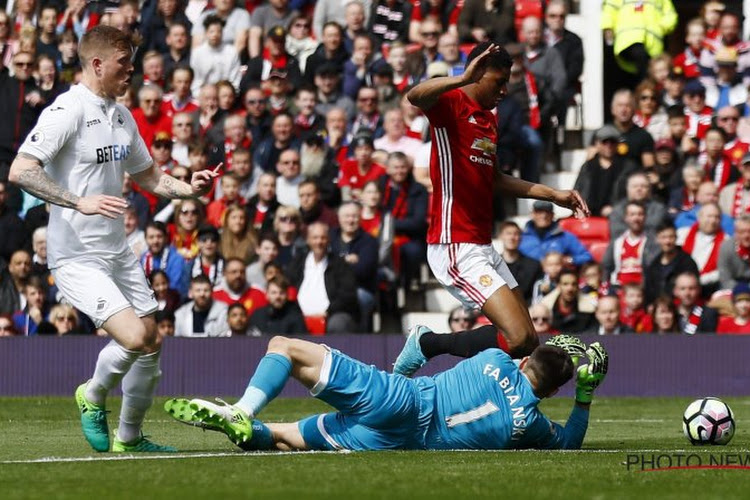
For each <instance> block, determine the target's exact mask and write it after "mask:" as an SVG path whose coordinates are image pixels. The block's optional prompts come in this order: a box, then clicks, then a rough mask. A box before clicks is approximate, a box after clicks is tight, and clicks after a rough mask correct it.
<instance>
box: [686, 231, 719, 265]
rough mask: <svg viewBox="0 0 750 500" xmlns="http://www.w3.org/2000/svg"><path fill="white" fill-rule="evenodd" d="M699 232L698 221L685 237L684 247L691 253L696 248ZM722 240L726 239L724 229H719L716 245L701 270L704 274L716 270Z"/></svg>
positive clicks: (715, 240) (715, 238) (715, 239)
mask: <svg viewBox="0 0 750 500" xmlns="http://www.w3.org/2000/svg"><path fill="white" fill-rule="evenodd" d="M697 234H698V223H697V222H696V223H695V224H693V226H692V227H691V228H690V231H689V232H688V234H687V238H685V243H683V244H682V249H683V250H685V251H686V252H687V253H689V254H691V255H692V253H693V249H694V248H695V237H696V235H697ZM722 241H724V231H722V230H721V229H719V231H718V232H717V233H716V236H715V237H714V243H713V245H714V246H713V248H712V249H711V254H710V255H709V256H708V260H707V261H706V264H705V265H704V266H703V269H701V270H700V273H701V274H702V275H703V274H706V273H710V272H711V271H715V270H716V267H717V265H718V263H719V247H720V246H721V242H722Z"/></svg>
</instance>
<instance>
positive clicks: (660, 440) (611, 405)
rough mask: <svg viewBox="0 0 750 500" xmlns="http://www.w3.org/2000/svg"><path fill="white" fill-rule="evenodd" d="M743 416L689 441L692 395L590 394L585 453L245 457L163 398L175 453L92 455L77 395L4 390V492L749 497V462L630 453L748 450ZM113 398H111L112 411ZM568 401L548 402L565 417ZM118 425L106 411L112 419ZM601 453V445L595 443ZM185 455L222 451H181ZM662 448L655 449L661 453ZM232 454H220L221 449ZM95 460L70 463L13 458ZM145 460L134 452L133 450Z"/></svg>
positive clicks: (163, 424)
mask: <svg viewBox="0 0 750 500" xmlns="http://www.w3.org/2000/svg"><path fill="white" fill-rule="evenodd" d="M726 401H727V402H728V403H729V404H730V405H731V406H732V408H733V410H734V412H735V416H736V417H737V420H738V431H737V434H736V435H735V437H734V440H733V441H732V443H731V444H730V445H729V446H726V447H713V448H709V449H705V448H694V447H692V446H691V445H689V444H688V442H687V441H686V440H685V438H684V437H683V435H682V430H681V424H680V417H681V415H682V411H683V409H684V408H685V407H686V406H687V404H688V403H689V400H688V399H684V398H674V399H624V398H623V399H604V398H599V399H597V400H595V403H594V407H593V409H592V413H591V422H590V425H589V432H588V435H587V437H586V441H585V442H584V448H585V449H586V450H588V451H585V452H534V451H524V452H499V453H498V452H368V453H338V454H328V453H315V454H296V455H288V454H277V455H271V456H269V455H260V456H259V455H253V454H243V453H240V452H238V451H236V449H235V448H234V447H233V446H232V444H231V443H229V441H228V440H226V438H225V437H224V436H223V435H220V434H217V433H213V432H204V431H201V430H199V429H194V428H190V427H188V426H185V425H180V424H178V423H176V422H174V421H172V420H171V419H170V418H169V417H168V416H167V415H166V414H165V413H164V412H163V411H162V410H161V405H162V404H163V400H159V401H157V402H156V403H155V405H154V408H153V409H152V410H151V412H150V413H149V420H148V422H147V424H146V426H145V430H146V432H147V433H148V434H150V435H151V436H152V437H153V439H154V440H156V441H157V442H159V443H164V444H170V445H173V446H177V447H178V448H179V449H180V450H181V451H182V452H183V453H181V454H180V455H178V457H181V458H173V459H157V460H143V459H139V460H127V461H119V460H118V461H98V459H101V458H106V457H117V456H119V455H112V454H96V453H94V452H92V451H91V450H90V449H89V448H88V445H87V444H86V443H85V441H84V440H83V437H82V436H81V433H80V428H79V424H78V415H77V413H76V408H75V405H74V403H73V398H72V397H71V398H67V399H65V398H35V399H31V398H25V399H17V398H0V499H10V498H46V499H50V498H54V499H57V498H76V499H86V500H89V499H95V498H103V499H111V498H128V499H138V500H146V499H151V498H181V499H187V498H190V499H192V498H269V497H273V498H298V499H302V498H304V499H306V498H321V499H322V498H394V499H395V498H409V499H413V498H429V499H434V498H451V499H462V498H503V499H512V498H523V499H535V498H636V497H640V498H686V497H693V498H695V499H700V500H703V499H706V498H721V499H726V498H748V495H749V494H748V493H747V492H748V487H750V470H685V471H659V472H645V473H644V472H634V471H628V470H627V469H626V467H625V465H624V462H625V461H626V454H627V453H628V452H636V451H638V450H648V451H640V453H645V454H647V455H650V454H651V453H652V450H661V451H662V452H667V453H674V452H675V450H686V451H687V452H691V453H692V452H695V451H698V452H700V453H701V454H702V456H703V457H704V458H707V453H709V452H713V453H714V454H717V453H720V452H728V453H737V454H739V455H741V456H743V457H744V456H745V455H746V454H750V429H748V426H747V424H746V423H747V422H750V418H747V417H746V415H748V414H750V398H745V399H739V398H727V399H726ZM118 403H119V401H117V400H115V399H112V400H111V401H110V407H111V408H113V409H116V408H117V407H118ZM570 405H571V402H570V401H569V400H564V399H559V400H554V399H553V400H551V401H548V402H545V404H544V405H543V408H544V410H545V412H546V413H547V414H548V415H549V416H550V417H552V418H553V419H555V420H564V419H565V418H566V417H567V414H568V412H569V410H570ZM324 410H325V406H324V405H323V404H322V403H320V402H318V401H316V400H279V401H275V402H274V403H273V404H272V405H271V406H269V407H268V408H267V409H266V410H265V411H264V413H263V417H264V418H265V419H266V420H269V421H291V420H294V419H297V418H299V417H302V416H305V415H307V414H309V413H315V412H318V411H324ZM115 425H116V419H115V415H114V414H111V415H110V426H115ZM597 450H598V451H597ZM188 453H208V454H224V455H222V456H208V457H201V458H198V457H192V458H190V457H186V454H188ZM657 453H658V452H657ZM227 454H228V455H229V456H226V455H227ZM50 457H56V458H73V457H92V458H93V459H95V460H97V461H92V462H70V463H60V462H52V463H8V462H9V461H18V460H33V459H41V458H50ZM139 458H140V457H139Z"/></svg>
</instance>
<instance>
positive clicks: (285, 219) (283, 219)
mask: <svg viewBox="0 0 750 500" xmlns="http://www.w3.org/2000/svg"><path fill="white" fill-rule="evenodd" d="M279 222H297V221H296V220H295V219H294V217H292V216H291V215H282V216H281V217H279Z"/></svg>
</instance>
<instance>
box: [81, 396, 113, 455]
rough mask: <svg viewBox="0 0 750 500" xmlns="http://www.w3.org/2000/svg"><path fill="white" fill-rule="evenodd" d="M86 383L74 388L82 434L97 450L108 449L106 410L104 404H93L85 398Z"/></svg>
mask: <svg viewBox="0 0 750 500" xmlns="http://www.w3.org/2000/svg"><path fill="white" fill-rule="evenodd" d="M86 384H88V382H84V383H83V384H81V385H79V386H78V388H77V389H76V406H77V407H78V411H79V412H80V413H81V428H82V429H83V436H84V437H85V438H86V441H88V443H89V444H90V445H91V447H92V448H93V449H94V450H96V451H98V452H103V451H109V427H108V426H107V413H109V412H107V411H106V410H105V409H104V406H99V405H95V404H94V403H92V402H90V401H89V400H88V399H86Z"/></svg>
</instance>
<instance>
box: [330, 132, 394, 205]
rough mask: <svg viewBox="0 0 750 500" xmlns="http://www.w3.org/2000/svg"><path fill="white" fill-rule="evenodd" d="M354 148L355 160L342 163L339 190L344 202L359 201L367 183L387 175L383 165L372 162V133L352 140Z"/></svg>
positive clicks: (362, 134) (363, 134)
mask: <svg viewBox="0 0 750 500" xmlns="http://www.w3.org/2000/svg"><path fill="white" fill-rule="evenodd" d="M352 147H353V148H354V158H353V159H347V160H345V161H344V162H343V163H341V175H340V177H339V188H341V197H342V199H343V200H344V201H349V200H358V199H359V195H360V193H361V192H362V188H363V187H364V186H365V184H367V182H369V181H374V180H376V179H378V178H380V176H381V175H384V174H385V173H386V172H385V168H384V167H383V166H382V165H380V164H378V163H375V162H373V160H372V153H374V152H375V147H374V141H373V138H372V135H371V134H370V133H360V134H357V136H355V137H354V139H353V140H352Z"/></svg>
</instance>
